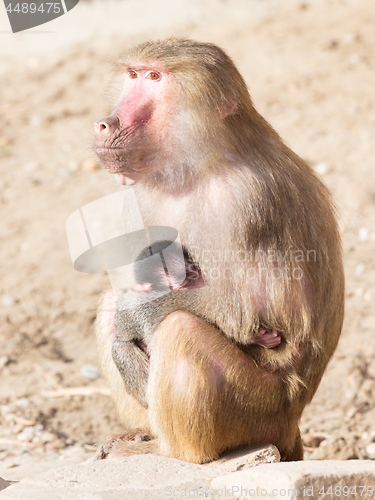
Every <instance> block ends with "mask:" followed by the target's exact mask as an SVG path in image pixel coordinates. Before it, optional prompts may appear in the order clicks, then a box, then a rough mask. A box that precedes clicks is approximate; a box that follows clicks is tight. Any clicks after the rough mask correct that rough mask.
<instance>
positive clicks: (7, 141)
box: [0, 135, 12, 148]
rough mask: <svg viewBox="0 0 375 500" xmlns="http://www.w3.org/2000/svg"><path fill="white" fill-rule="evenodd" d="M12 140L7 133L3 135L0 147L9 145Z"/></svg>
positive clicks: (0, 138)
mask: <svg viewBox="0 0 375 500" xmlns="http://www.w3.org/2000/svg"><path fill="white" fill-rule="evenodd" d="M11 142H12V141H11V140H10V138H9V137H8V136H6V135H2V136H1V137H0V148H2V147H4V146H9V144H10V143H11Z"/></svg>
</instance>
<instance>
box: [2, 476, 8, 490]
mask: <svg viewBox="0 0 375 500" xmlns="http://www.w3.org/2000/svg"><path fill="white" fill-rule="evenodd" d="M8 486H10V483H8V481H5V479H3V478H2V477H0V491H2V490H5V488H7V487H8Z"/></svg>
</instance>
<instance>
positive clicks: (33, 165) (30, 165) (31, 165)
mask: <svg viewBox="0 0 375 500" xmlns="http://www.w3.org/2000/svg"><path fill="white" fill-rule="evenodd" d="M37 168H38V162H36V161H28V162H27V163H25V166H24V169H25V170H26V172H34V171H35V170H36V169H37Z"/></svg>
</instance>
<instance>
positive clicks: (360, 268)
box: [354, 263, 366, 276]
mask: <svg viewBox="0 0 375 500" xmlns="http://www.w3.org/2000/svg"><path fill="white" fill-rule="evenodd" d="M365 269H366V266H365V265H364V264H362V263H361V264H358V266H357V267H356V268H355V271H354V272H355V275H356V276H361V274H362V273H363V271H364V270H365Z"/></svg>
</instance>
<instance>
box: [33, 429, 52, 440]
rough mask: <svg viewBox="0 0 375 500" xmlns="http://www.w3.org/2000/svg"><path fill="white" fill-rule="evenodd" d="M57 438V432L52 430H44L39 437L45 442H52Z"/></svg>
mask: <svg viewBox="0 0 375 500" xmlns="http://www.w3.org/2000/svg"><path fill="white" fill-rule="evenodd" d="M34 439H35V438H34ZM55 439H56V436H55V434H52V432H48V431H43V432H42V434H41V435H40V437H39V438H38V440H40V441H42V442H43V443H51V442H52V441H54V440H55Z"/></svg>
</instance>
